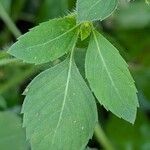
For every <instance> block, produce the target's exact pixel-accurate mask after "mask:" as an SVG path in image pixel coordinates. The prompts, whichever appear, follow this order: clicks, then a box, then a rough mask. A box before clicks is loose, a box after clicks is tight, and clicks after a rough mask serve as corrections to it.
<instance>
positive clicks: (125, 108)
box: [85, 31, 139, 123]
mask: <svg viewBox="0 0 150 150" xmlns="http://www.w3.org/2000/svg"><path fill="white" fill-rule="evenodd" d="M93 50H95V51H93ZM91 62H93V63H91ZM85 66H86V68H85V69H86V77H87V79H88V81H89V83H90V87H91V89H92V91H93V92H94V94H95V95H96V97H97V99H98V100H99V102H100V103H101V104H102V105H103V106H104V107H105V108H106V109H107V110H110V111H111V112H112V113H114V114H115V115H117V116H118V117H120V118H123V119H124V120H126V121H129V122H131V123H134V121H135V118H136V111H137V107H138V106H139V104H138V100H137V95H136V92H137V90H136V88H135V85H134V80H133V78H132V77H131V75H130V72H129V71H128V68H127V64H126V62H125V61H124V60H123V59H122V57H121V56H120V55H119V52H118V51H117V49H116V48H115V47H114V46H113V45H112V44H111V43H110V42H108V41H107V40H106V39H105V38H104V37H103V36H102V35H100V33H98V32H97V31H93V35H92V37H91V41H90V44H89V47H88V50H87V54H86V64H85Z"/></svg>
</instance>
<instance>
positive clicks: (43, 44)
mask: <svg viewBox="0 0 150 150" xmlns="http://www.w3.org/2000/svg"><path fill="white" fill-rule="evenodd" d="M78 26H79V25H76V26H74V27H73V28H71V29H69V30H68V31H66V32H64V33H63V34H61V35H59V36H57V37H55V38H53V39H51V40H48V41H47V42H45V43H41V44H37V45H33V46H30V47H28V48H27V49H31V48H34V47H38V46H45V45H46V44H48V43H51V42H53V41H55V40H57V39H59V38H61V37H63V36H64V35H66V34H68V33H69V32H71V31H73V30H74V29H76V28H77V27H78Z"/></svg>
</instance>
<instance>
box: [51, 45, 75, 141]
mask: <svg viewBox="0 0 150 150" xmlns="http://www.w3.org/2000/svg"><path fill="white" fill-rule="evenodd" d="M74 47H75V44H74V46H73V49H74ZM73 49H72V51H71V56H70V60H69V68H68V75H67V80H66V87H65V92H64V98H63V102H62V107H61V111H60V115H59V119H58V123H57V126H56V128H55V131H54V135H53V138H52V144H53V143H54V140H55V136H56V132H57V129H58V128H59V125H60V122H61V120H62V115H63V111H64V108H65V104H66V100H67V94H68V88H69V81H70V78H71V69H72V61H73Z"/></svg>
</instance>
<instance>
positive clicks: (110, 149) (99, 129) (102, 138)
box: [94, 124, 114, 150]
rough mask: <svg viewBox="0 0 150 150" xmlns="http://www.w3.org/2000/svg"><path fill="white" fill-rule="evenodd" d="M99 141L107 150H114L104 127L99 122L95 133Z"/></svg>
mask: <svg viewBox="0 0 150 150" xmlns="http://www.w3.org/2000/svg"><path fill="white" fill-rule="evenodd" d="M94 135H95V137H96V139H97V141H98V142H99V143H100V144H101V145H102V146H103V148H104V149H105V150H114V148H113V146H112V144H111V142H110V141H109V139H108V138H107V137H106V135H105V133H104V131H103V129H102V127H101V126H100V125H99V124H97V125H96V127H95V133H94Z"/></svg>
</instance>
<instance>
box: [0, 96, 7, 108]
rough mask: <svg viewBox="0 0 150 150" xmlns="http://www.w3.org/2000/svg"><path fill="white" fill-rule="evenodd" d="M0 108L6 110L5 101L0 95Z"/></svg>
mask: <svg viewBox="0 0 150 150" xmlns="http://www.w3.org/2000/svg"><path fill="white" fill-rule="evenodd" d="M0 107H1V108H6V107H7V104H6V101H5V99H4V98H3V97H2V96H1V95H0Z"/></svg>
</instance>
